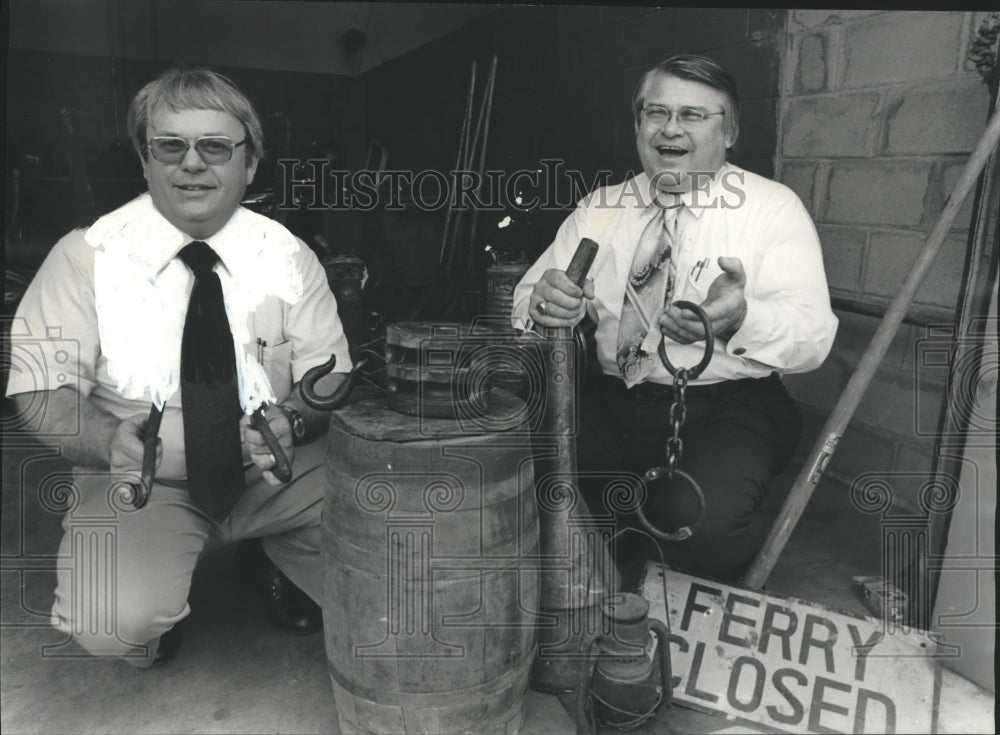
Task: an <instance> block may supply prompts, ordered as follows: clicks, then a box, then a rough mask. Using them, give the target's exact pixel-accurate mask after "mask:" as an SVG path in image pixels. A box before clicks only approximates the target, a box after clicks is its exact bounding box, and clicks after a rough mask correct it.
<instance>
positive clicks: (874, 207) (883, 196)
mask: <svg viewBox="0 0 1000 735" xmlns="http://www.w3.org/2000/svg"><path fill="white" fill-rule="evenodd" d="M930 174H931V163H930V162H917V161H913V162H910V161H907V162H903V161H891V160H886V159H882V160H871V161H856V162H843V163H840V162H837V163H834V164H832V166H831V171H830V183H829V188H828V191H827V207H826V215H825V218H824V219H825V221H826V222H830V223H843V224H872V225H900V226H905V227H919V226H920V225H922V224H923V223H924V222H925V221H926V216H925V213H924V209H925V205H926V202H927V201H929V197H928V184H929V182H930Z"/></svg>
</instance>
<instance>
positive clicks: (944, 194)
mask: <svg viewBox="0 0 1000 735" xmlns="http://www.w3.org/2000/svg"><path fill="white" fill-rule="evenodd" d="M964 168H965V162H964V161H963V162H961V163H948V164H945V166H944V172H943V173H942V174H941V199H940V201H939V202H938V204H939V206H940V207H941V208H944V205H945V203H946V202H947V198H948V197H950V196H951V194H952V192H953V191H954V190H955V184H957V183H958V179H959V177H960V176H961V175H962V170H963V169H964ZM975 199H976V189H975V187H973V189H972V191H970V192H969V194H968V196H966V197H965V204H963V205H962V208H961V209H959V210H958V214H957V215H956V217H955V224H954V225H952V229H954V230H968V229H969V227H971V226H972V210H973V206H974V203H975ZM987 206H988V205H987Z"/></svg>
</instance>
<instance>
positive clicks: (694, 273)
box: [691, 258, 708, 283]
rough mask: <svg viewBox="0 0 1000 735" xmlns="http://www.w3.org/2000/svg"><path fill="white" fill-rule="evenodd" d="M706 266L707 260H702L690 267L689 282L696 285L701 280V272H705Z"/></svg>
mask: <svg viewBox="0 0 1000 735" xmlns="http://www.w3.org/2000/svg"><path fill="white" fill-rule="evenodd" d="M707 265H708V258H702V259H701V260H699V261H698V262H697V263H695V264H694V265H693V266H692V267H691V280H693V281H694V282H695V283H697V282H698V279H699V278H701V272H702V271H703V270H705V266H707Z"/></svg>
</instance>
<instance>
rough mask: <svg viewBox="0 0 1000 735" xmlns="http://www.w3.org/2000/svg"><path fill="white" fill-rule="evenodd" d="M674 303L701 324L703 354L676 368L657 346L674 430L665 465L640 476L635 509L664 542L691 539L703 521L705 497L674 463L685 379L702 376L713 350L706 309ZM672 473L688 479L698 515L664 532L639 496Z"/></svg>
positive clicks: (678, 456) (679, 443)
mask: <svg viewBox="0 0 1000 735" xmlns="http://www.w3.org/2000/svg"><path fill="white" fill-rule="evenodd" d="M674 306H676V307H678V308H680V309H686V310H688V311H692V312H694V313H695V315H696V316H697V317H698V318H699V319H700V320H701V323H702V326H704V328H705V353H704V354H703V355H702V358H701V362H699V363H698V364H697V365H695V366H694V367H691V368H683V367H682V368H678V367H675V366H674V364H673V363H672V362H670V358H669V357H668V356H667V348H666V340H665V339H661V340H660V347H659V350H658V352H659V356H660V361H661V362H662V363H663V367H665V368H666V369H667V372H669V373H670V374H671V375H672V376H673V377H674V402H673V403H672V404H671V406H670V423H671V426H672V428H673V431H672V432H671V435H670V436H669V437H667V463H666V465H659V466H656V467H650V468H649V469H648V470H646V472H645V474H644V475H643V476H642V484H643V489H645V490H646V492H645V493H640V494H639V496H638V500H637V502H636V507H635V512H636V515H637V516H638V517H639V522H640V523H642V525H643V527H644V528H645V529H646V530H647V531H649V532H650V533H651V534H653V536H655V537H657V538H659V539H663V540H664V541H684V540H685V539H688V538H690V537H691V536H692V535H693V534H694V532H695V530H696V529H697V528H698V527H700V526H701V524H702V522H703V521H704V520H705V496H704V494H703V493H702V491H701V487H700V486H699V485H698V483H697V482H696V481H695V479H694V478H693V477H691V475H689V474H688V473H687V472H685V471H684V470H681V469H678V468H677V463H678V462H679V461H680V459H681V455H682V454H683V452H684V442H683V441H682V440H681V438H680V430H681V426H683V425H684V420H685V418H686V417H687V406H685V404H684V393H685V391H686V389H687V384H688V381H689V380H694V379H695V378H697V377H698V376H699V375H701V373H702V372H703V371H704V370H705V368H707V367H708V364H709V363H710V362H711V361H712V354H713V352H714V351H715V332H714V330H713V329H712V322H711V321H710V320H709V318H708V315H707V314H706V313H705V310H704V309H702V308H701V307H700V306H698V305H697V304H695V303H693V302H691V301H675V302H674ZM675 474H676V475H678V476H679V477H681V478H682V479H683V480H685V481H687V483H688V484H689V485H690V486H691V490H692V492H693V493H694V495H695V499H696V500H697V502H698V515H697V517H696V518H695V520H694V522H693V523H691V524H689V525H687V526H682V527H681V528H678V529H677V530H676V531H663V530H661V529H659V528H657V527H656V526H654V525H653V524H652V523H651V522H650V521H649V519H647V518H646V515H645V513H643V512H642V498H643V497H649V496H650V495H651V493H649V484H650V483H651V482H655V481H656V480H659V479H660V478H661V477H666V478H667V479H669V480H672V479H673V478H674V475H675Z"/></svg>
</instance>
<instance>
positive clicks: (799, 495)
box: [743, 112, 1000, 589]
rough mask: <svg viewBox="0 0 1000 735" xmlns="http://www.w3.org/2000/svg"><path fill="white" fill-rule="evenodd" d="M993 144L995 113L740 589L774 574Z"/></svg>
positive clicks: (999, 133) (997, 133) (997, 132)
mask: <svg viewBox="0 0 1000 735" xmlns="http://www.w3.org/2000/svg"><path fill="white" fill-rule="evenodd" d="M998 140H1000V112H997V113H994V114H993V116H992V117H991V118H990V120H989V122H988V123H987V125H986V131H985V132H984V133H983V136H982V138H980V140H979V143H978V145H977V146H976V149H975V150H974V151H973V152H972V155H971V156H970V157H969V160H968V162H966V164H965V168H964V169H963V170H962V175H961V176H960V177H959V179H958V182H957V183H956V184H955V189H954V191H953V192H952V194H951V196H950V197H949V198H948V202H947V204H945V207H944V210H943V211H942V212H941V216H940V217H939V218H938V221H937V223H936V224H935V225H934V229H933V230H931V234H930V235H929V236H928V238H927V241H926V242H925V244H924V247H923V250H921V252H920V254H919V255H918V256H917V260H916V262H915V263H914V264H913V267H912V268H911V269H910V273H909V275H908V276H907V277H906V280H905V281H904V282H903V286H902V288H901V289H900V291H899V293H898V294H896V297H895V298H894V299H893V300H892V303H891V304H889V308H888V310H887V311H886V313H885V317H884V318H883V319H882V323H881V324H879V326H878V329H877V330H876V331H875V335H874V336H873V337H872V341H871V343H870V344H869V345H868V348H867V349H866V350H865V353H864V354H863V355H862V356H861V360H860V362H859V363H858V368H857V370H855V371H854V374H853V375H852V376H851V379H850V380H849V381H848V383H847V387H846V388H844V392H843V393H841V395H840V399H839V400H838V401H837V405H836V406H835V407H834V409H833V412H832V413H831V414H830V418H829V419H827V422H826V424H825V425H824V426H823V430H822V432H820V436H819V439H818V440H817V442H816V445H815V446H814V447H813V450H812V453H811V454H810V455H809V458H808V459H807V460H806V463H805V464H804V465H803V467H802V471H801V472H800V473H799V476H798V477H797V478H796V480H795V484H794V485H793V486H792V489H791V491H790V492H789V494H788V497H787V498H786V500H785V504H784V505H783V506H782V508H781V513H780V514H779V515H778V518H777V520H776V521H775V522H774V526H773V527H772V528H771V533H770V535H769V536H768V538H767V540H766V541H765V542H764V546H763V548H762V549H761V550H760V553H759V554H758V555H757V558H756V559H754V562H753V565H752V566H751V567H750V570H749V571H748V572H747V574H746V576H745V577H744V578H743V584H745V585H746V586H748V587H750V588H752V589H760V588H761V587H762V586H763V585H764V583H765V582H766V581H767V578H768V577H769V576H770V574H771V571H772V570H773V569H774V565H775V564H776V563H777V561H778V557H779V556H780V555H781V552H782V551H783V550H784V548H785V544H786V543H788V539H789V537H790V536H791V535H792V531H794V530H795V525H796V524H797V523H798V521H799V518H801V517H802V513H803V511H805V508H806V504H807V503H808V502H809V498H810V497H811V496H812V493H813V490H815V489H816V485H817V484H818V483H819V481H820V479H821V478H822V477H823V473H824V472H825V471H826V466H827V464H828V463H829V461H830V458H831V457H832V456H833V453H834V452H835V451H836V449H837V443H838V442H839V441H840V437H841V436H842V435H843V433H844V429H845V428H846V427H847V424H848V422H849V421H850V420H851V417H852V416H853V415H854V412H855V410H857V407H858V403H860V401H861V396H862V395H863V394H864V392H865V390H866V389H867V388H868V384H869V383H870V382H871V380H872V378H873V377H874V375H875V371H876V369H878V366H879V363H881V362H882V359H883V358H884V357H885V353H886V352H887V351H888V349H889V345H890V344H891V342H892V339H893V337H894V336H895V334H896V331H897V330H898V329H899V325H900V323H902V321H903V317H905V316H906V310H907V308H908V307H909V305H910V302H911V301H913V297H914V296H915V295H916V292H917V289H918V288H919V287H920V283H921V282H922V281H923V280H924V276H926V275H927V271H928V270H929V269H930V267H931V264H932V263H933V262H934V258H935V257H937V254H938V252H939V251H940V250H941V245H942V243H944V239H945V237H946V236H947V234H948V231H949V230H950V229H951V226H952V224H953V223H954V222H955V217H956V216H957V215H958V210H959V208H960V207H961V206H962V202H963V201H965V198H966V197H967V196H968V194H969V192H970V191H971V190H972V188H973V187H974V186H975V183H976V178H977V177H978V176H979V174H980V172H981V171H982V170H983V167H985V166H986V163H987V161H988V160H989V157H990V154H991V152H992V151H993V149H994V148H995V147H996V145H997V142H998Z"/></svg>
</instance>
